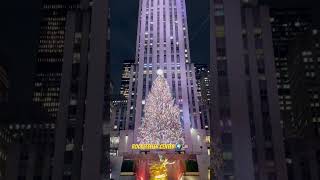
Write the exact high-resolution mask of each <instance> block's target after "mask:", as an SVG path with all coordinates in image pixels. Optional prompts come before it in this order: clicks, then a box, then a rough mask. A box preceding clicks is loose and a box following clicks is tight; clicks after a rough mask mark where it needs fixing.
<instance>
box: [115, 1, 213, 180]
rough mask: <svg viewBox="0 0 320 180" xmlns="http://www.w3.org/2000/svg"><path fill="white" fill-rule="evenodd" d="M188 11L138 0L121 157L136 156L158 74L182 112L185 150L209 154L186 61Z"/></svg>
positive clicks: (191, 67)
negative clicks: (135, 145)
mask: <svg viewBox="0 0 320 180" xmlns="http://www.w3.org/2000/svg"><path fill="white" fill-rule="evenodd" d="M186 9H187V8H186V4H185V1H184V0H157V1H155V0H152V1H149V0H140V6H139V11H138V12H139V16H138V30H137V42H136V58H135V66H133V68H132V74H131V76H130V85H129V97H128V104H127V116H126V118H127V120H126V127H125V129H126V130H123V131H120V144H119V154H120V155H125V154H128V153H133V154H137V153H138V151H136V152H133V151H132V149H131V145H132V144H134V143H138V142H137V134H138V128H139V127H140V126H141V125H142V122H143V120H144V112H143V110H144V108H145V104H146V98H147V96H148V94H149V92H150V89H151V87H152V83H153V81H154V80H155V79H156V78H157V77H158V75H159V74H158V73H157V72H159V70H160V71H161V72H163V77H164V78H165V79H166V80H167V82H168V85H169V87H170V89H171V93H172V96H173V98H174V99H175V103H176V105H177V106H178V107H179V109H180V116H179V118H180V122H181V124H182V128H183V134H184V140H185V147H186V152H187V153H190V154H196V153H198V155H199V154H201V155H203V154H205V155H206V156H207V153H208V150H207V145H206V143H205V134H206V133H205V129H204V126H203V125H202V124H201V121H200V117H199V104H198V97H197V84H196V77H195V72H194V65H193V64H192V63H191V61H190V49H189V40H188V39H189V38H188V26H187V16H186ZM177 141H178V140H177ZM177 143H178V142H177ZM197 158H198V156H197ZM205 160H208V158H204V160H202V161H201V162H202V163H198V165H199V169H201V173H200V174H201V177H202V178H204V179H206V178H207V175H208V174H207V172H208V162H206V161H205ZM205 162H206V163H207V164H206V163H205Z"/></svg>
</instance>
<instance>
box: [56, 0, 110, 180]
mask: <svg viewBox="0 0 320 180" xmlns="http://www.w3.org/2000/svg"><path fill="white" fill-rule="evenodd" d="M108 28H109V8H108V0H94V1H89V0H84V1H82V3H81V6H80V7H79V10H76V11H69V12H68V14H67V18H66V27H65V29H66V31H65V40H64V47H63V60H64V61H63V66H62V73H61V85H60V95H59V104H60V106H59V111H58V113H57V121H56V132H55V144H54V158H53V169H52V179H53V180H65V179H66V180H71V179H81V180H89V179H109V173H110V166H109V163H108V161H109V140H110V137H109V128H110V127H109V126H110V124H109V123H110V122H109V121H108V119H109V118H110V101H109V99H110V96H109V94H108V93H109V90H110V79H109V78H110V76H109V74H108V72H109V70H108V68H110V67H109V50H108V48H109V45H108V43H109V41H110V39H109V38H110V34H108V33H109V29H108Z"/></svg>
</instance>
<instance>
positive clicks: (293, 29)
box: [270, 8, 312, 136]
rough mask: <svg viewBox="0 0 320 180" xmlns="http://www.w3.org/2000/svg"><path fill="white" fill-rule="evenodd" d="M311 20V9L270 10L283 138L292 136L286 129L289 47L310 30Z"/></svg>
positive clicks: (289, 116)
mask: <svg viewBox="0 0 320 180" xmlns="http://www.w3.org/2000/svg"><path fill="white" fill-rule="evenodd" d="M311 20H312V17H311V9H305V8H281V9H276V8H271V9H270V22H271V28H272V40H273V49H274V56H275V57H274V60H275V65H276V73H277V84H278V85H277V86H278V94H279V103H280V112H281V123H282V124H283V127H284V132H285V136H291V135H292V132H290V131H289V129H288V128H290V126H291V123H290V121H291V119H292V97H291V93H290V82H289V72H288V68H289V67H288V66H289V63H290V59H289V58H288V53H289V52H288V51H289V46H290V44H291V43H292V42H293V41H294V40H295V39H296V38H297V37H298V36H299V35H301V34H303V33H304V32H306V31H309V30H311ZM286 126H288V128H287V127H286Z"/></svg>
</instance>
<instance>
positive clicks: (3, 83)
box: [0, 65, 9, 103]
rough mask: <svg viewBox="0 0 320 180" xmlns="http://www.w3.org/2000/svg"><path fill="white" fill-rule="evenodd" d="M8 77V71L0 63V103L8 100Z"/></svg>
mask: <svg viewBox="0 0 320 180" xmlns="http://www.w3.org/2000/svg"><path fill="white" fill-rule="evenodd" d="M8 89H9V79H8V72H7V70H6V69H5V67H4V66H1V65H0V103H2V102H6V101H8Z"/></svg>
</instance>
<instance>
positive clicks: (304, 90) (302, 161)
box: [286, 30, 320, 180]
mask: <svg viewBox="0 0 320 180" xmlns="http://www.w3.org/2000/svg"><path fill="white" fill-rule="evenodd" d="M289 59H290V63H289V79H290V87H291V96H292V102H293V103H292V118H291V120H290V127H287V128H288V131H290V132H291V133H292V134H291V136H289V137H287V140H286V141H287V152H288V153H287V154H288V155H287V156H288V159H289V160H290V161H289V162H290V163H288V170H289V171H288V172H289V173H288V174H289V179H295V180H304V179H310V180H318V179H319V178H320V144H319V142H320V99H319V98H320V97H319V96H320V32H318V30H312V31H307V32H306V33H304V34H303V35H300V36H299V37H297V40H295V41H294V42H293V43H292V44H291V47H290V50H289ZM289 128H290V129H289Z"/></svg>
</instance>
